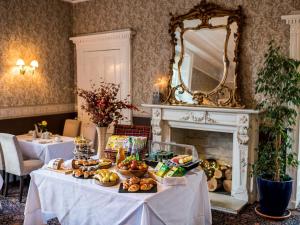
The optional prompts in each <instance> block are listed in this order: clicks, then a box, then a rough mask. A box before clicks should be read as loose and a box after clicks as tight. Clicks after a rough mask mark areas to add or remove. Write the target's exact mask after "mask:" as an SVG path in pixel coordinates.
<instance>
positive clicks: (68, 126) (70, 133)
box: [63, 119, 81, 137]
mask: <svg viewBox="0 0 300 225" xmlns="http://www.w3.org/2000/svg"><path fill="white" fill-rule="evenodd" d="M80 123H81V122H80V121H79V120H71V119H67V120H66V121H65V126H64V131H63V136H66V137H77V136H78V135H79V131H80Z"/></svg>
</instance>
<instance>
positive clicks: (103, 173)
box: [93, 169, 120, 187]
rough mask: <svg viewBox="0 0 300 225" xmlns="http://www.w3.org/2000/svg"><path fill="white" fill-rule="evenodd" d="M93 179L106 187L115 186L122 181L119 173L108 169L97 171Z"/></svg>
mask: <svg viewBox="0 0 300 225" xmlns="http://www.w3.org/2000/svg"><path fill="white" fill-rule="evenodd" d="M93 178H94V179H95V180H96V183H97V184H99V185H101V186H105V187H110V186H114V185H116V184H117V183H118V182H119V180H120V178H119V175H118V174H117V173H115V172H112V171H110V170H107V169H100V170H97V171H96V172H95V175H94V177H93Z"/></svg>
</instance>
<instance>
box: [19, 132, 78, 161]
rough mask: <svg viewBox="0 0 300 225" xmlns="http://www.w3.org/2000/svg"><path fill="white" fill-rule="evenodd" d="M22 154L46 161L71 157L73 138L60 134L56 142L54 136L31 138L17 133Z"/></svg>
mask: <svg viewBox="0 0 300 225" xmlns="http://www.w3.org/2000/svg"><path fill="white" fill-rule="evenodd" d="M17 139H18V141H19V144H20V148H21V151H22V154H23V156H24V157H25V158H29V159H40V160H42V161H43V162H44V163H48V162H49V161H50V160H51V159H55V158H62V159H64V160H68V159H71V158H73V156H74V155H73V150H74V147H75V145H74V138H71V137H64V136H61V141H60V142H56V141H55V139H54V137H52V138H50V139H40V138H38V139H32V136H30V135H18V136H17Z"/></svg>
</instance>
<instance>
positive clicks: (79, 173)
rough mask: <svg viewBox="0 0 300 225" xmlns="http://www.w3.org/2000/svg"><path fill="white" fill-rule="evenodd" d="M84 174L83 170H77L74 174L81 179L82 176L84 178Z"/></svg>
mask: <svg viewBox="0 0 300 225" xmlns="http://www.w3.org/2000/svg"><path fill="white" fill-rule="evenodd" d="M82 174H83V172H82V171H81V170H76V171H75V172H74V175H75V177H80V176H82Z"/></svg>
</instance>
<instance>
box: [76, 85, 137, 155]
mask: <svg viewBox="0 0 300 225" xmlns="http://www.w3.org/2000/svg"><path fill="white" fill-rule="evenodd" d="M119 91H120V85H118V84H114V83H106V82H103V81H101V82H100V83H99V84H95V83H92V85H91V89H90V90H85V89H82V88H77V94H78V96H79V97H81V98H83V99H84V103H83V104H82V105H81V109H82V110H84V111H85V112H87V114H88V115H89V117H90V120H91V121H92V122H93V123H94V124H96V129H97V134H98V156H99V157H103V155H104V148H105V144H106V143H105V138H106V132H107V127H108V126H109V125H110V124H114V125H115V124H117V123H119V122H120V121H122V120H124V119H126V117H124V116H123V114H122V110H124V109H129V110H137V111H138V108H137V107H136V106H134V105H133V104H131V103H130V101H129V97H130V96H129V95H128V96H127V97H126V98H125V99H120V98H119V96H118V93H119Z"/></svg>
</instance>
